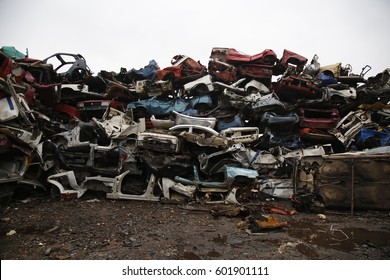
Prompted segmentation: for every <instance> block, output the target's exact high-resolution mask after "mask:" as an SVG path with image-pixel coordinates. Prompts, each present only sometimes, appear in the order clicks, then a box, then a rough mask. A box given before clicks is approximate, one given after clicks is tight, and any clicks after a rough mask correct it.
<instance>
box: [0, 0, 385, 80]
mask: <svg viewBox="0 0 390 280" xmlns="http://www.w3.org/2000/svg"><path fill="white" fill-rule="evenodd" d="M389 14H390V1H388V0H370V1H368V0H365V1H364V0H344V1H343V0H341V1H340V0H338V1H337V0H327V1H305V0H294V1H290V0H273V1H260V0H244V1H232V0H208V1H206V0H197V1H180V0H164V1H161V0H148V1H139V0H138V1H133V0H110V1H101V0H95V1H82V0H67V1H53V0H0V24H1V26H2V31H1V33H0V35H1V36H0V45H1V46H15V47H16V48H17V49H18V50H20V51H22V52H25V50H26V48H28V50H29V56H30V57H33V58H39V59H44V58H46V57H48V56H50V55H52V54H54V53H56V52H70V53H80V54H82V55H83V56H84V57H85V58H86V60H87V64H88V65H89V66H90V68H91V70H92V71H93V72H94V73H95V74H97V73H98V72H99V71H100V70H108V71H115V72H117V71H119V69H120V67H125V68H127V69H128V70H129V69H131V68H136V69H138V68H142V67H143V66H145V65H147V64H148V62H149V60H151V59H155V60H156V61H157V63H158V64H159V66H160V67H161V68H164V67H166V66H169V65H170V60H171V58H172V57H173V56H174V55H176V54H185V55H189V56H191V57H192V58H194V59H196V60H200V61H201V62H202V64H204V65H207V63H208V58H209V55H210V52H211V49H212V48H213V47H230V48H235V49H236V50H238V51H241V52H243V53H246V54H256V53H259V52H262V51H263V50H264V49H272V50H273V51H275V52H276V54H277V56H278V57H279V58H280V57H281V56H282V53H283V49H285V48H286V49H289V50H291V51H294V52H296V53H299V54H301V55H303V56H305V57H307V58H308V59H309V61H310V60H311V58H312V57H313V55H314V54H317V55H318V56H319V62H320V63H321V65H327V64H332V63H336V62H342V63H343V65H345V64H347V63H350V64H351V65H352V67H353V72H354V73H360V71H361V68H362V67H364V66H365V65H366V64H369V65H371V66H372V68H373V69H372V70H371V71H370V72H369V73H368V74H367V76H366V77H369V76H374V75H376V74H377V73H378V72H382V71H383V70H384V69H385V68H387V67H390V51H389V49H388V46H389V45H390V44H389V43H390V42H389V41H390V39H389V36H388V28H389V27H390V16H389Z"/></svg>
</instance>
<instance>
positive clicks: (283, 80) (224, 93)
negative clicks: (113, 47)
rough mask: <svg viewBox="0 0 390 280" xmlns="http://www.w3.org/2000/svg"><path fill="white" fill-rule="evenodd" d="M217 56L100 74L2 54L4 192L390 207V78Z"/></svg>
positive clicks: (0, 162) (222, 51) (0, 181)
mask: <svg viewBox="0 0 390 280" xmlns="http://www.w3.org/2000/svg"><path fill="white" fill-rule="evenodd" d="M369 70H370V66H368V65H367V66H366V67H364V68H363V69H362V71H361V73H360V74H353V73H352V67H351V66H350V65H348V64H347V65H345V66H343V65H342V63H336V64H334V65H327V66H321V65H320V63H319V62H318V56H317V55H315V56H314V57H313V59H312V60H311V62H308V59H307V58H305V57H303V56H301V55H299V54H296V53H294V52H291V51H289V50H284V52H283V55H282V57H281V58H280V59H279V58H278V57H277V55H276V54H275V53H274V52H273V51H272V50H270V49H266V50H264V51H263V52H261V53H259V54H255V55H246V54H243V53H241V52H238V51H236V50H235V49H232V48H213V49H212V51H211V55H210V60H209V63H208V67H206V66H204V65H202V64H201V63H200V62H199V61H196V60H194V59H192V58H190V57H188V56H185V55H176V56H174V57H173V58H172V65H171V66H169V67H166V68H164V69H160V67H159V66H158V64H157V63H156V62H155V61H154V60H151V61H150V62H149V64H148V65H147V66H145V67H144V68H142V69H138V70H136V69H131V70H129V71H128V70H127V69H126V68H121V69H120V71H119V73H116V72H109V71H101V72H99V73H98V74H97V75H93V73H92V72H91V70H90V69H89V67H88V66H87V63H86V60H85V59H84V57H83V56H82V55H79V54H69V53H57V54H54V55H52V56H49V57H48V58H45V59H43V60H39V59H31V58H29V57H28V56H27V55H25V54H23V53H21V52H19V51H18V50H16V49H15V48H13V47H2V48H1V49H0V190H1V192H0V193H1V196H2V197H3V198H9V197H12V194H13V193H14V192H15V190H18V189H20V188H25V187H26V186H30V187H32V188H30V189H36V188H40V189H43V190H51V191H52V194H53V195H58V196H60V197H61V198H62V199H72V198H79V197H81V196H82V195H83V194H84V193H85V192H86V191H87V190H94V191H102V192H105V193H106V197H107V198H110V199H129V200H145V201H161V200H166V201H175V202H180V203H188V202H201V203H235V204H243V203H246V202H251V201H261V200H265V199H268V198H274V199H288V200H291V201H292V203H293V206H294V207H295V208H297V209H304V210H310V209H311V208H312V207H314V206H318V205H321V206H325V207H354V208H362V209H390V205H389V203H388V201H389V200H390V188H389V186H390V172H389V171H390V149H389V144H390V131H389V124H390V105H389V96H390V69H385V70H384V71H383V72H381V73H379V74H377V75H376V76H373V77H370V78H368V79H366V78H364V76H365V74H366V73H367V72H368V71H369Z"/></svg>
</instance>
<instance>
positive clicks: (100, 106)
mask: <svg viewBox="0 0 390 280" xmlns="http://www.w3.org/2000/svg"><path fill="white" fill-rule="evenodd" d="M108 107H112V108H114V109H117V110H119V111H122V112H124V111H125V104H123V103H122V102H120V101H117V100H106V99H92V100H85V101H80V102H77V109H78V110H79V111H80V117H81V120H82V121H89V120H90V119H92V118H93V117H95V118H97V119H101V118H102V117H103V114H104V112H106V110H107V108H108Z"/></svg>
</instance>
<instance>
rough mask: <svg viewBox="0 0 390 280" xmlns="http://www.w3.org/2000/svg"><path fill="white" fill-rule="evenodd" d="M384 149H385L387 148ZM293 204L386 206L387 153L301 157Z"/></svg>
mask: <svg viewBox="0 0 390 280" xmlns="http://www.w3.org/2000/svg"><path fill="white" fill-rule="evenodd" d="M387 150H388V149H387ZM296 170H297V173H296V175H295V178H294V179H293V182H295V183H294V199H293V205H295V207H296V208H297V209H306V210H308V209H310V208H311V207H312V206H313V205H314V202H315V201H317V202H321V203H323V206H325V207H342V208H350V209H351V210H352V211H353V210H354V209H355V208H356V209H386V210H389V209H390V204H389V200H390V188H389V184H390V177H389V174H390V173H389V171H390V156H389V152H388V151H387V152H386V151H385V152H384V153H378V152H375V151H374V149H373V150H367V151H365V152H352V153H339V154H330V155H319V156H304V157H302V158H301V159H300V160H298V161H297V164H296Z"/></svg>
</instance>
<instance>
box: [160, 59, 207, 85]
mask: <svg viewBox="0 0 390 280" xmlns="http://www.w3.org/2000/svg"><path fill="white" fill-rule="evenodd" d="M206 70H207V69H206V67H205V66H203V65H202V64H201V63H200V62H197V61H195V60H194V59H192V58H191V57H188V56H185V55H176V56H174V57H173V59H172V66H168V67H166V68H164V69H162V70H158V71H157V77H158V78H159V79H160V80H170V81H172V82H173V83H174V84H175V85H183V84H185V83H188V82H190V81H193V80H196V79H198V78H200V77H201V76H204V75H206Z"/></svg>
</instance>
